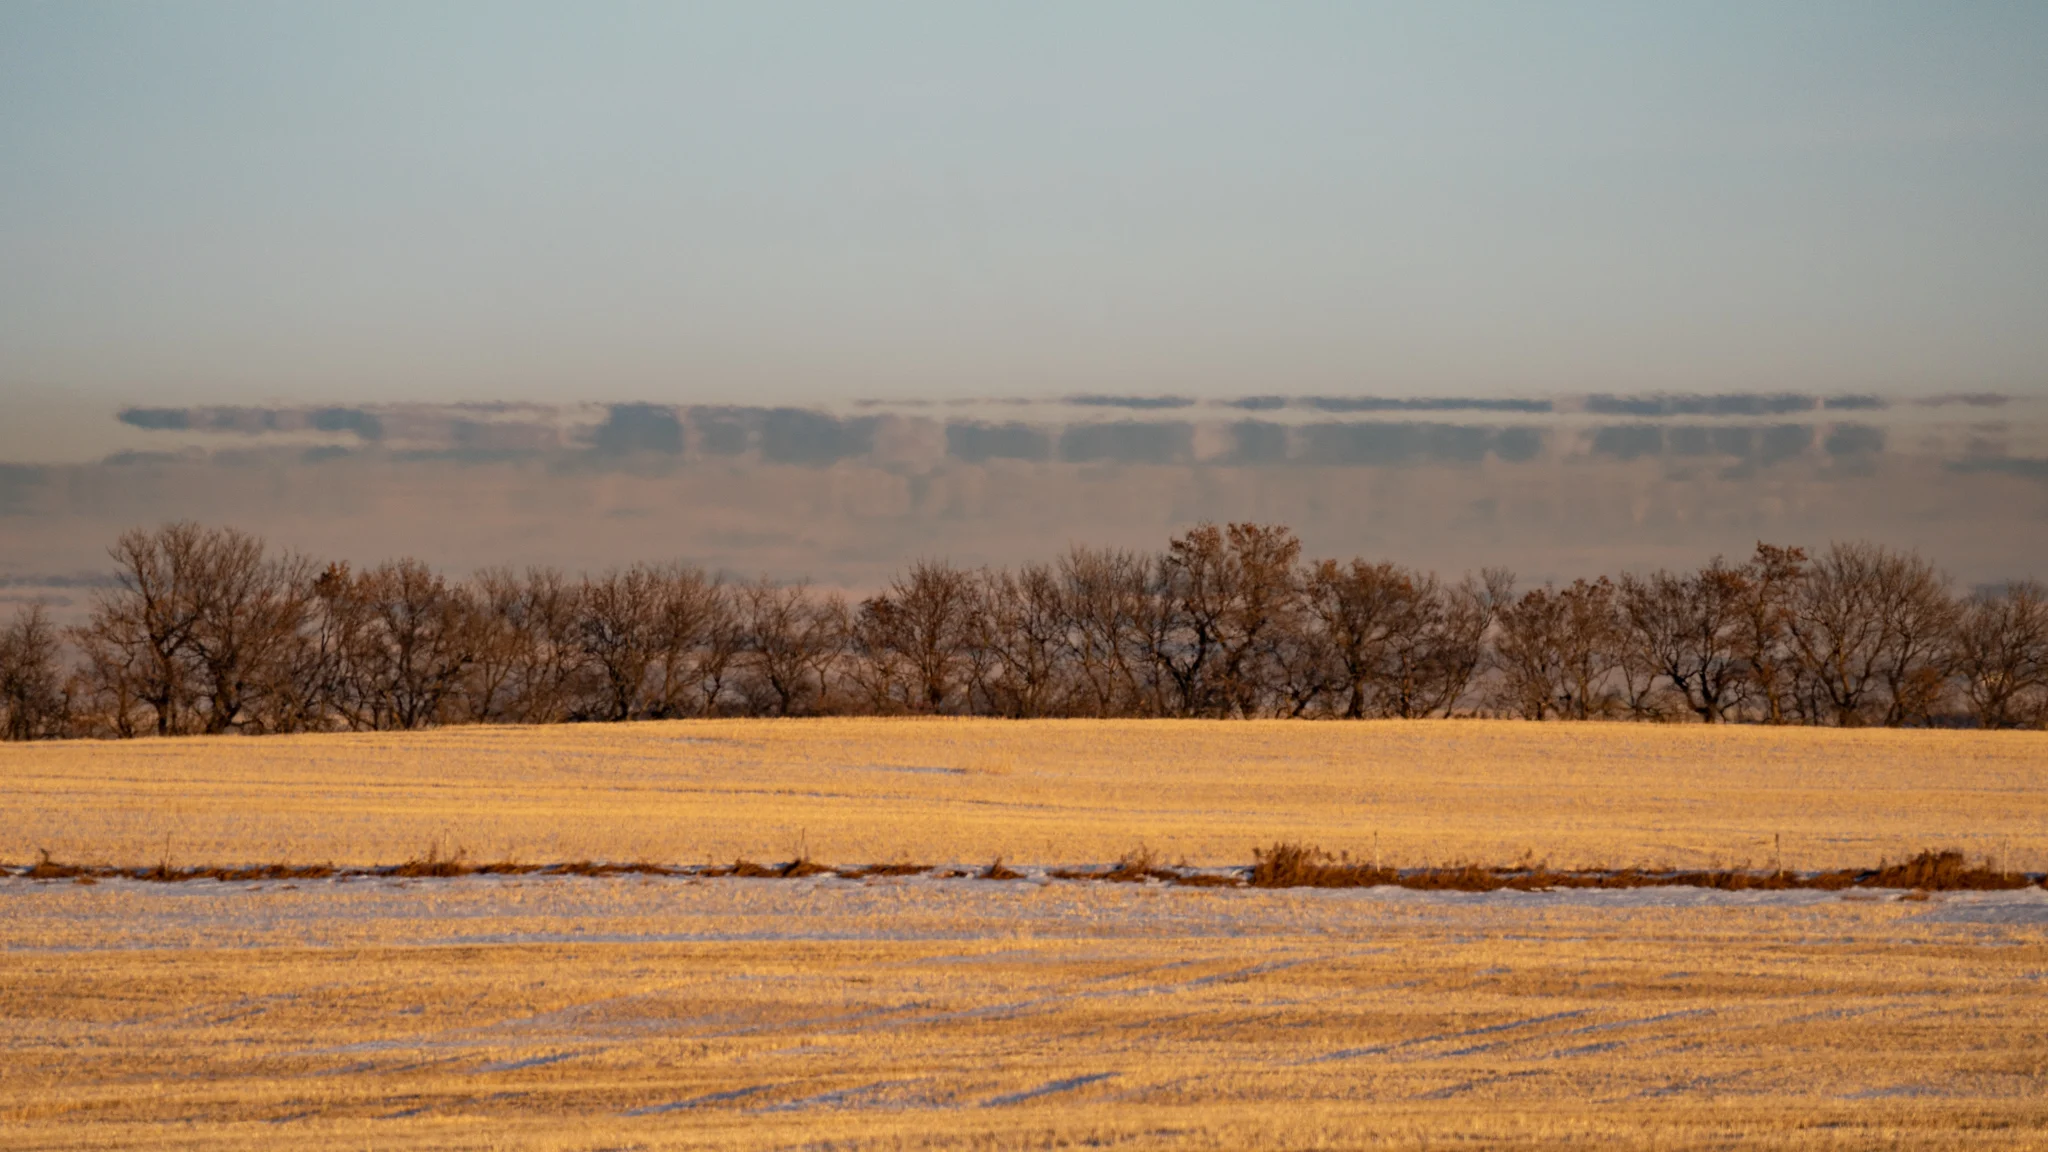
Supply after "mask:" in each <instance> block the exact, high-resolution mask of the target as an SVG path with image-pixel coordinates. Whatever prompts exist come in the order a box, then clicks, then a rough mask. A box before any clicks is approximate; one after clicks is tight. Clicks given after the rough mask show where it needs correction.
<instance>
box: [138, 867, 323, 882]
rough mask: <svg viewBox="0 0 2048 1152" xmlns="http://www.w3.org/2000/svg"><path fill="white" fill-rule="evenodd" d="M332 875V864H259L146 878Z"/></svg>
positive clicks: (316, 877)
mask: <svg viewBox="0 0 2048 1152" xmlns="http://www.w3.org/2000/svg"><path fill="white" fill-rule="evenodd" d="M156 871H157V872H158V873H161V872H162V871H163V865H161V864H159V865H157V869H156ZM332 875H334V867H333V865H330V864H258V865H255V866H253V867H248V868H192V869H187V870H186V871H184V872H182V873H171V874H169V875H168V876H164V875H157V874H152V875H148V876H146V877H145V879H152V880H154V879H173V880H200V879H206V880H220V881H223V882H229V881H237V880H324V879H326V878H327V877H329V876H332Z"/></svg>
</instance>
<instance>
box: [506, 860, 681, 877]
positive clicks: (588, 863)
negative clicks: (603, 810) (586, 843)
mask: <svg viewBox="0 0 2048 1152" xmlns="http://www.w3.org/2000/svg"><path fill="white" fill-rule="evenodd" d="M496 867H497V866H496V865H493V866H491V868H478V869H476V871H478V872H485V871H490V870H492V869H493V868H496ZM527 872H544V873H546V874H547V875H550V876H674V875H676V870H675V869H673V868H668V867H664V866H663V865H660V864H650V863H648V862H646V861H644V860H636V861H634V862H633V863H631V864H604V863H599V862H597V861H593V860H578V861H576V862H574V863H571V864H555V865H552V866H550V867H546V868H528V867H526V866H524V865H512V866H511V874H512V875H523V874H525V873H527Z"/></svg>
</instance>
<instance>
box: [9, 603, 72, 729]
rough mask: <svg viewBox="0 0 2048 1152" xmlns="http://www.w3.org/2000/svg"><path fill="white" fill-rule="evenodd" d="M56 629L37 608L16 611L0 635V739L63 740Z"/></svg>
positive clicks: (64, 703)
mask: <svg viewBox="0 0 2048 1152" xmlns="http://www.w3.org/2000/svg"><path fill="white" fill-rule="evenodd" d="M58 648H59V641H58V635H57V629H56V628H55V627H54V626H53V625H52V624H51V623H50V617H49V614H48V613H46V612H44V611H43V606H42V605H40V604H31V605H29V606H28V607H26V608H21V609H17V610H16V611H15V613H14V618H13V619H12V620H10V621H9V622H8V624H7V627H6V628H5V629H4V630H0V739H4V740H44V739H51V738H54V737H58V736H63V735H66V734H67V732H68V729H69V727H70V711H71V709H70V703H71V702H70V699H69V696H68V694H67V693H66V692H65V690H64V679H63V673H62V671H61V669H60V666H59V663H58Z"/></svg>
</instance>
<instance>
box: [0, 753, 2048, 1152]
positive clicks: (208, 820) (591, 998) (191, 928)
mask: <svg viewBox="0 0 2048 1152" xmlns="http://www.w3.org/2000/svg"><path fill="white" fill-rule="evenodd" d="M0 811H4V812H5V813H6V820H5V821H0V859H4V860H8V861H12V862H16V863H17V865H18V866H19V867H20V869H21V873H20V874H22V875H26V876H38V877H41V878H42V881H31V880H8V881H4V882H0V958H4V961H0V1046H4V1048H5V1050H6V1051H7V1053H8V1059H7V1060H5V1061H0V1149H12V1148H39V1149H40V1148H52V1149H105V1148H110V1147H152V1148H180V1147H183V1148H221V1149H237V1150H239V1149H267V1148H273V1147H280V1146H284V1147H291V1148H294V1149H298V1150H301V1152H324V1150H326V1149H337V1150H339V1149H351V1150H353V1149H361V1148H365V1147H375V1148H380V1149H382V1148H390V1149H429V1148H432V1149H453V1148H476V1149H484V1148H492V1149H510V1148H522V1149H524V1148H531V1149H540V1150H557V1149H561V1150H566V1149H570V1148H579V1149H582V1148H594V1147H619V1148H625V1147H631V1148H646V1149H659V1148H676V1149H684V1148H689V1149H750V1148H771V1147H774V1148H788V1147H806V1148H835V1149H854V1148H863V1149H865V1148H874V1149H984V1150H985V1149H999V1148H1073V1147H1117V1148H1134V1149H1135V1148H1205V1149H1209V1148H1217V1149H1221V1148H1231V1149H1235V1148H1302V1149H1311V1148H1314V1149H1333V1148H1380V1147H1385V1148H1410V1147H1419V1146H1425V1145H1426V1146H1431V1147H1446V1146H1463V1147H1497V1146H1513V1147H1534V1148H1555V1149H1565V1148H1574V1149H1575V1148H1582V1147H1589V1146H1591V1147H1612V1148H1642V1147H1655V1148H1661V1149H1670V1150H1674V1152H1686V1150H1691V1149H1702V1150H1704V1149H1710V1148H1711V1149H1723V1148H1731V1147H1743V1146H1768V1147H1780V1148H1789V1149H1802V1150H1807V1149H1810V1150H1821V1149H1851V1148H1868V1147H1885V1148H1927V1149H1952V1150H1958V1152H1961V1150H1975V1149H1991V1148H2009V1147H2038V1146H2048V1055H2044V1053H2043V1049H2042V1046H2041V1043H2040V1009H2039V1003H2040V996H2041V979H2040V977H2041V973H2042V972H2044V971H2048V903H2044V901H2048V897H2044V895H2043V894H2042V893H2041V892H2038V891H2035V892H2003V891H1979V890H1980V889H1997V888H2000V887H2003V886H2006V885H2008V884H2009V883H2010V882H2011V880H2012V878H2013V875H2014V873H2015V872H2016V871H2017V870H2025V869H2031V870H2034V871H2042V870H2048V736H2043V735H2042V734H2038V733H2033V734H2016V733H1890V732H1805V731H1797V732H1782V731H1766V730H1757V729H1740V730H1725V731H1715V730H1707V729H1704V728H1648V727H1633V726H1631V727H1620V726H1616V727H1606V726H1601V725H1578V726H1571V727H1565V726H1541V725H1530V724H1512V723H1485V724H1481V723H1473V724H1411V725H1398V724H1356V725H1353V724H1342V725H1339V724H1208V725H1203V724H1171V723H1165V724H1156V723H1113V724H1085V723H1068V722H1061V723H1047V724H1006V723H1001V722H991V721H981V722H964V721H934V722H891V721H821V722H801V723H756V724H725V723H704V724H697V723H678V724H649V725H633V726H627V727H619V728H611V727H598V726H591V727H581V728H560V729H518V730H501V729H489V730H455V731H447V732H436V733H427V734H418V735H402V736H366V737H307V738H296V737H295V738H286V739H277V740H181V741H144V742H136V743H131V744H100V745H93V744H77V745H61V746H47V747H0ZM454 843H460V844H463V845H467V846H468V848H469V849H470V851H467V852H465V851H463V850H462V849H460V848H457V849H452V850H451V849H448V848H446V847H444V846H445V845H448V844H454ZM1134 843H1136V844H1143V845H1150V847H1149V848H1141V849H1137V850H1127V849H1129V846H1130V845H1132V844H1134ZM1255 844H1257V845H1265V846H1266V847H1264V848H1261V849H1260V850H1258V852H1257V853H1256V855H1255V856H1254V855H1252V846H1253V845H1255ZM1314 844H1326V845H1332V846H1335V847H1339V848H1349V849H1350V850H1351V851H1352V853H1353V855H1352V856H1351V857H1346V856H1344V855H1342V854H1339V855H1337V856H1335V857H1331V856H1330V855H1328V854H1325V853H1323V852H1321V851H1318V850H1317V849H1314V848H1312V847H1308V845H1314ZM1930 844H1933V845H1945V846H1953V847H1951V848H1944V849H1942V850H1940V851H1926V850H1925V846H1926V845H1930ZM422 845H430V847H428V848H427V849H426V850H425V851H421V850H420V848H421V846H422ZM43 848H47V849H48V851H46V852H41V853H40V854H39V853H38V849H43ZM814 849H815V857H814V855H813V850H814ZM1361 853H1366V854H1365V855H1363V856H1361V855H1360V854H1361ZM992 858H993V859H992ZM1248 858H1249V859H1250V861H1251V866H1250V867H1249V868H1244V867H1243V866H1244V865H1245V864H1246V862H1247V860H1248ZM1887 859H1888V860H1893V861H1902V863H1898V864H1889V865H1883V866H1872V862H1873V861H1880V860H1887ZM1993 859H1995V860H1996V861H1998V863H1997V864H1996V865H1994V864H1991V863H1989V861H1990V860H1993ZM151 860H154V861H158V863H157V864H155V865H154V866H138V864H137V862H143V861H151ZM764 860H765V861H771V862H770V863H755V861H764ZM1006 860H1007V861H1010V862H1012V865H1010V866H1006V865H1005V863H1004V861H1006ZM1090 860H1092V861H1109V862H1110V863H1103V864H1096V865H1092V866H1090V865H1079V864H1076V862H1077V861H1090ZM263 861H321V862H323V863H319V864H302V865H294V864H264V863H261V862H263ZM391 861H401V862H402V863H399V864H395V865H394V864H392V863H390V862H391ZM491 861H495V862H491ZM533 861H543V862H544V861H554V862H556V863H532V862H533ZM612 861H630V863H612ZM728 861H729V862H730V863H724V862H728ZM777 861H779V862H777ZM824 861H842V862H849V863H843V864H841V866H839V867H836V868H834V867H831V866H830V865H828V864H826V863H824ZM858 861H891V862H892V863H888V864H879V865H876V864H868V865H861V864H857V863H851V862H858ZM927 861H928V862H931V866H929V867H927V866H926V865H925V864H923V863H918V862H927ZM966 861H992V862H991V863H989V864H987V865H986V866H982V865H979V864H975V865H972V866H969V865H967V864H965V863H963V862H966ZM1167 861H1172V863H1170V864H1169V863H1167ZM1462 861H1489V862H1499V861H1519V863H1516V864H1511V865H1500V864H1487V865H1484V866H1482V865H1479V864H1465V863H1461V862H1462ZM563 862H567V863H563ZM949 862H950V863H949ZM116 865H121V866H123V867H125V868H127V869H129V871H127V872H126V873H125V874H124V875H122V876H119V877H116V876H115V875H114V874H113V873H112V872H111V871H110V869H111V868H113V867H114V866H116ZM1047 865H1054V866H1058V868H1059V870H1060V871H1062V872H1064V873H1066V874H1068V875H1070V876H1071V877H1073V879H1072V880H1070V881H1066V882H1061V881H1057V880H1047V881H1046V882H1043V883H1040V882H1037V881H1038V880H1039V879H1043V877H1042V876H1041V875H1040V873H1042V872H1043V870H1044V869H1045V867H1046V866H1047ZM1197 865H1199V866H1201V867H1200V868H1197V867H1196V866H1197ZM1224 866H1234V867H1236V868H1238V869H1240V871H1238V872H1228V871H1224V870H1223V868H1224ZM1201 869H1207V870H1206V871H1204V870H1201ZM458 876H461V877H468V878H467V879H456V877H458ZM1027 876H1028V877H1030V878H1027ZM199 878H203V879H209V880H214V881H220V882H219V883H206V884H184V885H175V884H159V883H142V882H138V881H139V880H142V879H157V880H173V879H199ZM1388 878H1391V879H1393V880H1394V882H1396V883H1398V884H1401V885H1403V886H1405V887H1408V888H1421V889H1446V890H1450V891H1443V892H1432V891H1419V892H1418V891H1389V890H1386V889H1382V888H1370V889H1362V890H1361V889H1356V888H1353V889H1351V890H1342V889H1343V888H1344V887H1346V886H1351V885H1358V884H1367V883H1373V882H1379V881H1383V880H1386V879H1388ZM95 880H98V881H99V882H98V883H89V882H91V881H95ZM757 880H772V881H774V882H772V883H763V882H756V881H757ZM983 880H988V881H1004V882H1001V883H989V882H982V881H983ZM1681 883H1683V884H1685V885H1687V886H1688V887H1686V888H1680V887H1677V885H1679V884H1681ZM1197 885H1201V887H1197ZM1240 885H1242V886H1240ZM1317 885H1337V886H1338V889H1337V890H1332V889H1329V888H1322V887H1317ZM1815 885H1822V886H1824V887H1825V889H1833V890H1818V891H1816V890H1812V889H1813V887H1814V886H1815ZM1874 886H1884V887H1911V888H1912V889H1913V891H1912V893H1910V895H1911V896H1914V897H1917V899H1911V900H1909V901H1901V900H1895V899H1884V898H1880V897H1879V896H1878V894H1877V893H1875V892H1872V891H1871V890H1870V889H1871V888H1872V887H1874ZM1794 887H1804V888H1805V889H1807V890H1802V891H1792V890H1790V889H1792V888H1794ZM1522 888H1527V889H1534V888H1541V889H1545V890H1546V891H1545V892H1544V893H1543V894H1535V893H1522V892H1517V891H1512V889H1522ZM1623 888H1633V889H1637V890H1634V891H1621V890H1618V889H1623ZM1499 889H1511V891H1499ZM1609 889H1617V890H1609ZM1468 893H1469V894H1468Z"/></svg>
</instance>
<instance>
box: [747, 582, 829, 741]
mask: <svg viewBox="0 0 2048 1152" xmlns="http://www.w3.org/2000/svg"><path fill="white" fill-rule="evenodd" d="M738 607H739V615H740V621H741V629H742V634H743V635H744V637H745V641H744V647H743V648H742V655H743V657H744V660H743V662H742V666H741V669H742V670H741V677H740V690H741V692H742V693H743V694H744V696H745V697H746V699H747V701H748V704H749V706H750V710H751V711H754V712H757V713H767V714H770V715H775V716H795V715H799V714H801V713H803V712H806V711H809V710H812V709H814V708H816V707H817V706H819V705H820V704H821V702H822V701H824V699H825V698H826V692H827V689H828V687H829V670H830V668H831V667H832V664H833V663H834V661H835V660H836V658H837V655H838V653H839V651H840V650H841V648H842V646H843V645H844V643H845V635H846V627H847V620H846V611H845V605H844V604H843V603H840V602H838V601H836V600H835V599H833V598H830V597H827V598H825V599H823V600H820V599H819V598H817V597H814V596H812V595H811V591H810V587H809V586H808V585H806V584H776V583H774V582H773V581H771V580H769V579H767V578H766V577H763V578H761V579H760V580H757V581H755V582H753V583H751V584H747V585H744V586H742V587H741V588H740V590H739V596H738Z"/></svg>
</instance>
